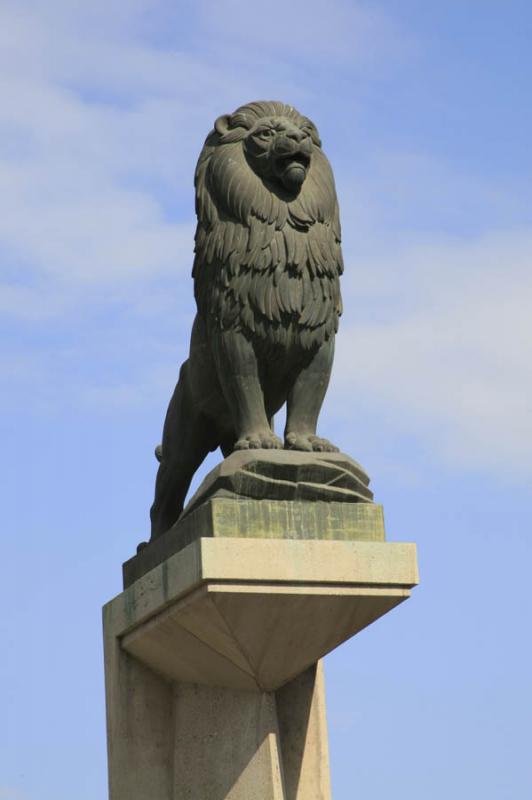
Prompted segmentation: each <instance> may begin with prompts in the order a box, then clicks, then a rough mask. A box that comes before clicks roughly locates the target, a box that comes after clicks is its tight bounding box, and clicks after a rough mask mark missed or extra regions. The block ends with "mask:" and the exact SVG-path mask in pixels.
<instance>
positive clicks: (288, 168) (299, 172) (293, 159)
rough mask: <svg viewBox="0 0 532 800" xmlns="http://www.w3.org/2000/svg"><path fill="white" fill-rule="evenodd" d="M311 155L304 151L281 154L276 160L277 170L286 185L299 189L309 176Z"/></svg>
mask: <svg viewBox="0 0 532 800" xmlns="http://www.w3.org/2000/svg"><path fill="white" fill-rule="evenodd" d="M309 166H310V157H309V156H307V155H305V154H304V153H301V152H299V153H290V154H288V155H283V156H279V158H277V159H276V161H275V167H276V172H277V174H278V175H279V177H280V179H281V181H282V182H283V184H284V186H285V187H286V188H287V189H289V190H291V191H293V190H295V189H299V187H300V186H301V185H302V184H303V181H304V180H305V178H306V177H307V171H308V168H309Z"/></svg>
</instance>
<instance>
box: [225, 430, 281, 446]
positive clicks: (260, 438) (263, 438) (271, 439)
mask: <svg viewBox="0 0 532 800" xmlns="http://www.w3.org/2000/svg"><path fill="white" fill-rule="evenodd" d="M234 449H235V450H282V449H283V443H282V441H281V440H280V439H279V437H278V436H276V435H275V434H274V433H272V432H271V431H260V432H258V433H250V434H248V435H245V436H241V437H240V438H239V439H238V440H237V442H236V444H235V447H234Z"/></svg>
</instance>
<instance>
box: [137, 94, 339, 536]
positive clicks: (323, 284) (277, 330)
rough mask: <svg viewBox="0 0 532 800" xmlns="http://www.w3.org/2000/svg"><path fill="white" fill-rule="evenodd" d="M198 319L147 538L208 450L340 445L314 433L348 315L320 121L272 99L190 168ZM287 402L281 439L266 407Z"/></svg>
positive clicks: (232, 125) (236, 121)
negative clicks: (344, 308) (344, 315)
mask: <svg viewBox="0 0 532 800" xmlns="http://www.w3.org/2000/svg"><path fill="white" fill-rule="evenodd" d="M195 188H196V214H197V217H198V226H197V230H196V237H195V259H194V267H193V272H192V275H193V279H194V294H195V299H196V304H197V312H198V313H197V316H196V319H195V321H194V325H193V328H192V335H191V343H190V354H189V357H188V359H187V361H186V362H185V363H184V364H183V366H182V367H181V371H180V375H179V381H178V384H177V386H176V388H175V391H174V394H173V396H172V399H171V401H170V405H169V408H168V412H167V415H166V420H165V424H164V430H163V439H162V446H161V447H159V448H157V456H158V458H159V460H160V465H159V470H158V473H157V481H156V489H155V500H154V503H153V506H152V508H151V521H152V540H153V539H154V538H156V537H158V536H160V535H161V534H162V533H164V532H165V531H167V530H168V529H169V528H170V527H171V526H172V525H173V524H174V523H175V522H176V521H177V519H178V517H179V515H180V514H181V511H182V509H183V504H184V501H185V496H186V494H187V491H188V488H189V486H190V482H191V480H192V477H193V475H194V472H195V471H196V470H197V469H198V467H199V466H200V464H201V463H202V461H203V460H204V458H205V456H206V455H207V453H209V451H213V450H215V449H216V448H217V447H220V448H221V450H222V453H223V454H224V456H227V455H229V454H230V453H231V452H232V451H233V450H238V449H244V448H282V447H283V446H284V447H285V448H286V449H291V450H308V451H336V450H337V448H336V447H334V446H333V445H332V444H331V443H330V442H329V441H327V440H326V439H322V438H320V437H318V436H317V435H316V425H317V421H318V415H319V412H320V409H321V405H322V402H323V398H324V396H325V392H326V389H327V385H328V383H329V376H330V373H331V367H332V361H333V353H334V336H335V333H336V331H337V329H338V318H339V316H340V314H341V312H342V301H341V296H340V285H339V277H340V275H341V273H342V270H343V264H342V253H341V248H340V221H339V214H338V201H337V198H336V190H335V185H334V178H333V174H332V170H331V167H330V164H329V162H328V160H327V158H326V156H325V154H324V153H323V151H322V149H321V141H320V137H319V135H318V131H317V129H316V127H315V125H314V124H313V123H312V122H311V121H310V120H309V119H307V117H304V116H302V115H301V114H300V113H299V112H298V111H296V109H295V108H293V107H292V106H289V105H285V104H284V103H280V102H273V101H271V102H265V101H264V102H255V103H249V104H247V105H244V106H241V107H240V108H238V109H237V110H236V111H235V112H234V113H233V114H229V115H225V116H221V117H219V118H218V119H217V120H216V122H215V125H214V130H213V131H211V133H210V134H209V135H208V137H207V139H206V141H205V145H204V147H203V150H202V151H201V154H200V157H199V161H198V164H197V167H196V173H195ZM284 403H286V404H287V417H286V429H285V433H284V443H283V441H282V440H281V439H279V438H278V437H277V436H276V435H275V433H274V430H273V416H274V414H275V413H276V412H277V411H278V410H279V409H280V407H281V406H282V405H283V404H284Z"/></svg>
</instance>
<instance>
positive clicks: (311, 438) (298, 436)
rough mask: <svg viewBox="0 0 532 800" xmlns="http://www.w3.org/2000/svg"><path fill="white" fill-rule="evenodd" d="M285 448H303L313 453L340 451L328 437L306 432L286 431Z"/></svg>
mask: <svg viewBox="0 0 532 800" xmlns="http://www.w3.org/2000/svg"><path fill="white" fill-rule="evenodd" d="M285 449H286V450H304V451H307V452H314V453H338V452H340V451H339V449H338V447H336V446H335V445H334V444H332V442H330V441H329V440H328V439H322V438H321V437H320V436H316V435H315V434H306V433H287V434H286V436H285Z"/></svg>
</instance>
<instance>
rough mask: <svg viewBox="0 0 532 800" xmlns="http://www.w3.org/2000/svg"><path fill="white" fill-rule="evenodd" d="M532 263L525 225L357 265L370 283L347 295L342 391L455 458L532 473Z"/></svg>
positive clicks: (499, 470) (504, 471) (399, 250)
mask: <svg viewBox="0 0 532 800" xmlns="http://www.w3.org/2000/svg"><path fill="white" fill-rule="evenodd" d="M531 264H532V232H530V231H527V230H525V231H510V232H503V233H493V234H490V235H485V236H482V237H479V238H476V239H474V240H470V241H467V240H454V241H452V240H451V241H450V240H448V239H447V240H445V239H442V240H437V239H436V240H431V241H429V240H425V242H424V243H423V244H414V245H410V246H404V245H403V246H402V247H396V248H395V249H394V250H393V251H392V250H390V251H389V252H386V253H380V254H379V256H378V257H377V256H374V259H373V262H372V261H368V262H366V263H364V264H360V265H359V266H358V271H359V273H362V272H366V273H368V272H369V273H370V274H371V275H372V280H371V281H369V282H367V283H366V285H364V279H362V281H361V283H360V287H359V291H358V292H357V291H356V289H355V288H354V287H353V288H352V291H351V298H350V302H351V303H352V306H351V311H350V313H349V317H350V319H349V320H348V324H347V325H346V327H345V328H344V329H343V330H342V331H341V335H340V336H339V337H338V355H337V363H336V375H337V379H336V382H337V391H338V397H340V396H342V395H345V394H347V393H348V395H349V396H350V397H352V398H353V403H354V404H356V403H357V402H359V403H360V404H361V405H362V407H364V408H365V409H368V408H370V407H371V408H373V409H376V410H377V412H376V413H377V415H378V413H379V411H380V413H382V414H383V416H385V417H386V419H387V421H388V424H391V425H392V427H393V428H394V429H395V430H396V431H402V432H403V433H406V432H408V433H409V434H411V435H413V436H418V437H419V438H420V439H422V440H424V441H425V442H430V446H431V448H432V449H433V450H434V451H435V452H437V453H438V454H439V456H440V457H441V458H444V459H446V460H447V461H449V462H450V463H452V464H454V465H460V466H462V467H463V466H467V467H473V468H476V469H478V468H480V469H486V470H488V471H490V472H494V473H495V474H499V475H500V476H501V477H503V478H504V477H507V478H508V477H512V478H515V477H516V475H520V476H521V477H522V478H523V477H526V478H528V479H529V478H530V476H531V475H532V468H531V465H530V450H531V448H532V420H531V417H530V402H531V398H532V362H531V359H530V342H531V341H532V316H531V314H530V309H531V308H532V270H531V269H530V267H531ZM392 266H393V268H392ZM353 270H355V271H356V270H357V266H356V265H353ZM357 308H358V309H360V317H361V318H362V320H363V321H360V322H357V320H356V316H357ZM372 314H373V316H374V319H372V318H371V316H372Z"/></svg>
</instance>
